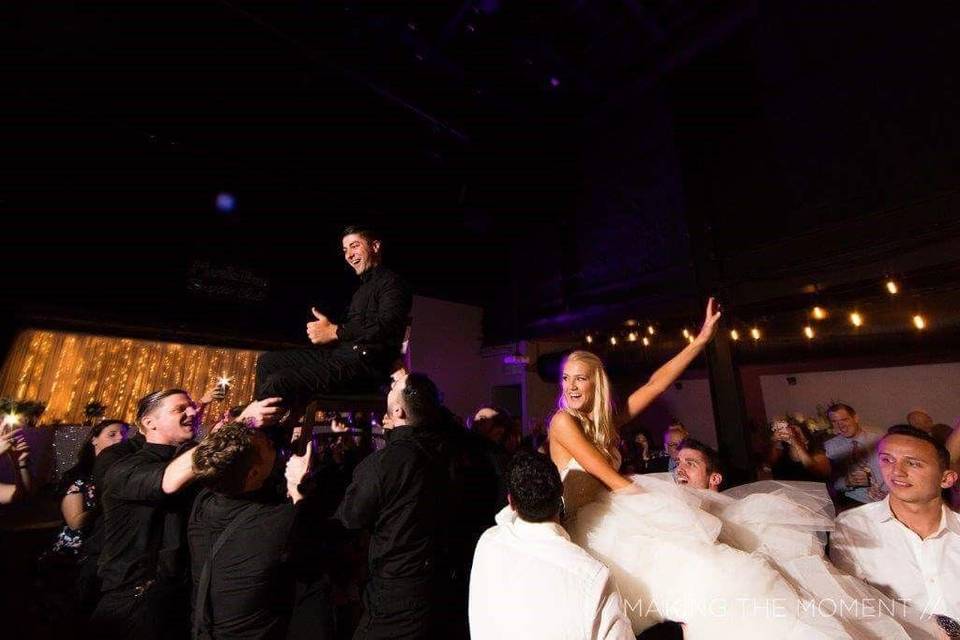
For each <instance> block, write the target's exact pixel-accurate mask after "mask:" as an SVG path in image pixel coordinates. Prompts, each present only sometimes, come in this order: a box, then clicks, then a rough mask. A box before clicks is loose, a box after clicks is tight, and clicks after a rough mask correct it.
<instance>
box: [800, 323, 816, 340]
mask: <svg viewBox="0 0 960 640" xmlns="http://www.w3.org/2000/svg"><path fill="white" fill-rule="evenodd" d="M803 335H805V336H807V339H808V340H813V336H814V335H815V334H814V333H813V327H811V326H810V325H807V326H805V327H804V328H803Z"/></svg>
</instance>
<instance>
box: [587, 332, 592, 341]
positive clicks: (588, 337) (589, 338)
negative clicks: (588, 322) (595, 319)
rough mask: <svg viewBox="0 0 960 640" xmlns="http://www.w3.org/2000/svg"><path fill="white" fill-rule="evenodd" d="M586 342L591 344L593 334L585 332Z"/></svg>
mask: <svg viewBox="0 0 960 640" xmlns="http://www.w3.org/2000/svg"><path fill="white" fill-rule="evenodd" d="M587 344H593V336H592V335H590V334H589V333H588V334H587Z"/></svg>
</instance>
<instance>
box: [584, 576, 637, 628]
mask: <svg viewBox="0 0 960 640" xmlns="http://www.w3.org/2000/svg"><path fill="white" fill-rule="evenodd" d="M597 582H598V583H599V585H601V589H600V600H599V602H598V603H597V609H596V614H595V615H594V619H593V631H592V633H591V635H590V638H591V639H592V640H636V636H634V634H633V628H632V627H631V625H630V619H629V618H627V614H626V612H625V610H624V607H623V599H622V598H621V597H620V592H619V591H617V587H616V585H615V584H614V583H613V578H612V577H611V576H610V571H609V570H606V569H605V570H604V571H602V572H600V574H599V576H598V578H597Z"/></svg>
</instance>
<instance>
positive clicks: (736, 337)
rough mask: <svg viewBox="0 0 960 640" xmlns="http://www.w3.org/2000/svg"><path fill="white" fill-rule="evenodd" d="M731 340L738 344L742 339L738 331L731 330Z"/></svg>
mask: <svg viewBox="0 0 960 640" xmlns="http://www.w3.org/2000/svg"><path fill="white" fill-rule="evenodd" d="M730 339H731V340H733V341H734V342H736V341H737V340H739V339H740V333H739V332H738V331H737V330H736V329H731V330H730Z"/></svg>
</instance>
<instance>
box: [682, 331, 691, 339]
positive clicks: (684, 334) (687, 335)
mask: <svg viewBox="0 0 960 640" xmlns="http://www.w3.org/2000/svg"><path fill="white" fill-rule="evenodd" d="M683 337H684V338H686V339H687V340H689V339H690V332H689V331H688V330H687V329H684V330H683Z"/></svg>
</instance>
